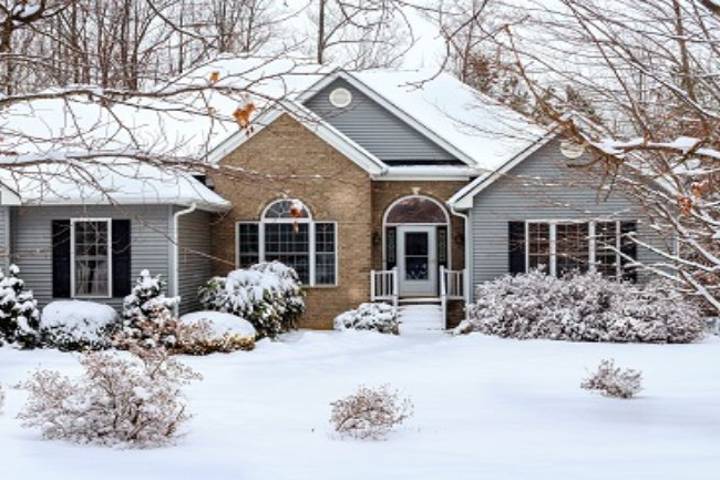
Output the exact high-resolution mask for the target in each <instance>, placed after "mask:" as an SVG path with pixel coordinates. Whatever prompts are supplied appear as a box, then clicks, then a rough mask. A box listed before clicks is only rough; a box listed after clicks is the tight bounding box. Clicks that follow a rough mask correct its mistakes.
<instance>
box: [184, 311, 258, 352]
mask: <svg viewBox="0 0 720 480" xmlns="http://www.w3.org/2000/svg"><path fill="white" fill-rule="evenodd" d="M179 323H180V325H181V326H182V328H181V329H180V332H181V333H180V335H179V337H178V348H179V349H180V351H181V352H182V353H185V354H188V355H207V354H209V353H214V352H233V351H235V350H252V349H253V348H255V337H256V335H257V332H256V331H255V327H253V326H252V324H251V323H250V322H248V321H247V320H245V319H243V318H240V317H238V316H236V315H232V314H230V313H223V312H210V311H207V312H194V313H188V314H186V315H183V316H182V317H180V320H179Z"/></svg>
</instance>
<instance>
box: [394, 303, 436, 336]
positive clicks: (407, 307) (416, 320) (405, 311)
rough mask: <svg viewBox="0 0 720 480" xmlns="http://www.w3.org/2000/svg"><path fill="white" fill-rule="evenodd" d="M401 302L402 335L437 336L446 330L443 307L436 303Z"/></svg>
mask: <svg viewBox="0 0 720 480" xmlns="http://www.w3.org/2000/svg"><path fill="white" fill-rule="evenodd" d="M417 300H419V299H413V301H412V302H408V301H405V300H401V301H400V308H399V317H400V335H415V334H433V333H434V334H437V333H442V332H443V331H444V330H445V325H443V315H442V307H441V306H440V303H439V300H438V301H437V303H436V302H428V303H426V302H418V301H417Z"/></svg>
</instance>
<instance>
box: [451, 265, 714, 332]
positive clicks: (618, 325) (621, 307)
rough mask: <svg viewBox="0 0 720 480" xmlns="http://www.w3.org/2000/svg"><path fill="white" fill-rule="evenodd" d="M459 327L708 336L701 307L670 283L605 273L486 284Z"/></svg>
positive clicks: (534, 275)
mask: <svg viewBox="0 0 720 480" xmlns="http://www.w3.org/2000/svg"><path fill="white" fill-rule="evenodd" d="M476 298H477V301H476V303H475V304H473V305H471V306H470V308H469V310H468V317H469V320H468V323H465V322H464V323H463V324H461V325H460V326H459V327H458V328H457V329H456V331H457V332H459V333H464V332H467V331H470V330H477V331H480V332H483V333H487V334H491V335H499V336H501V337H512V338H520V339H527V338H549V339H554V340H573V341H590V342H598V341H603V342H650V343H689V342H692V341H694V340H697V339H699V338H701V337H702V335H703V332H704V321H703V318H702V314H701V312H700V310H699V309H698V308H697V307H696V306H695V305H694V304H692V303H690V302H688V301H687V300H686V299H685V298H684V297H683V296H682V295H681V294H680V293H678V292H677V291H676V290H674V289H673V288H671V286H670V285H668V284H665V283H661V282H652V283H650V284H648V285H646V286H636V285H633V284H628V283H618V282H614V281H611V280H608V279H606V278H605V277H603V276H601V275H600V274H599V273H586V274H579V275H574V276H570V277H566V278H563V279H558V278H554V277H551V276H548V275H545V274H543V273H541V272H537V271H536V272H531V273H528V274H525V275H517V276H510V275H508V276H504V277H502V278H499V279H497V280H495V281H492V282H487V283H484V284H481V285H479V286H478V287H477V291H476Z"/></svg>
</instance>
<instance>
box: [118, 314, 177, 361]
mask: <svg viewBox="0 0 720 480" xmlns="http://www.w3.org/2000/svg"><path fill="white" fill-rule="evenodd" d="M179 329H180V325H179V323H178V320H177V317H175V316H174V314H173V313H172V312H171V311H170V310H168V309H166V308H159V309H158V311H157V313H155V314H151V315H149V316H144V315H140V316H138V317H136V318H135V319H134V320H132V323H131V324H128V323H127V322H126V321H124V322H123V328H121V329H120V330H119V331H118V332H117V333H116V334H115V335H114V336H113V339H112V344H113V346H114V347H115V348H120V349H124V350H138V349H146V350H152V349H155V348H163V349H166V350H168V351H170V352H174V350H175V348H176V347H177V343H178V335H179V334H178V331H179Z"/></svg>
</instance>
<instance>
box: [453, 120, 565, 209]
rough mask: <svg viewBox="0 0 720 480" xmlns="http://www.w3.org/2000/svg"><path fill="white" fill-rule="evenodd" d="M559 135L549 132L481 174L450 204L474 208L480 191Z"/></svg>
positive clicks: (460, 207)
mask: <svg viewBox="0 0 720 480" xmlns="http://www.w3.org/2000/svg"><path fill="white" fill-rule="evenodd" d="M557 135H558V133H557V132H554V131H551V132H549V133H548V134H547V135H545V136H544V137H542V138H540V139H539V140H538V141H537V142H535V143H534V144H532V145H530V146H529V147H528V148H526V149H525V150H524V151H523V152H521V153H520V154H518V155H517V156H515V157H513V158H511V159H510V160H508V161H507V162H505V164H504V165H502V166H501V167H500V168H498V169H497V170H495V171H494V172H488V173H486V174H485V175H481V176H479V177H478V178H476V179H475V180H473V181H472V182H471V183H469V184H467V185H466V186H464V187H463V188H461V189H460V190H458V191H457V192H456V193H455V195H453V196H452V197H450V200H448V204H449V205H452V206H453V207H454V208H456V209H458V210H467V209H470V208H472V206H473V198H475V196H476V195H477V194H478V193H480V192H482V191H483V190H485V189H486V188H487V187H489V186H490V185H492V184H493V183H494V182H495V181H496V180H497V179H499V178H500V177H502V176H503V175H505V174H506V173H508V172H509V171H510V170H512V169H513V168H515V167H516V166H517V165H519V164H520V163H522V162H523V161H524V160H526V159H528V158H530V157H531V156H532V154H533V153H535V152H537V151H538V150H540V149H541V148H542V147H544V146H545V145H547V144H548V143H550V141H551V140H553V139H554V138H555V137H557Z"/></svg>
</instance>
